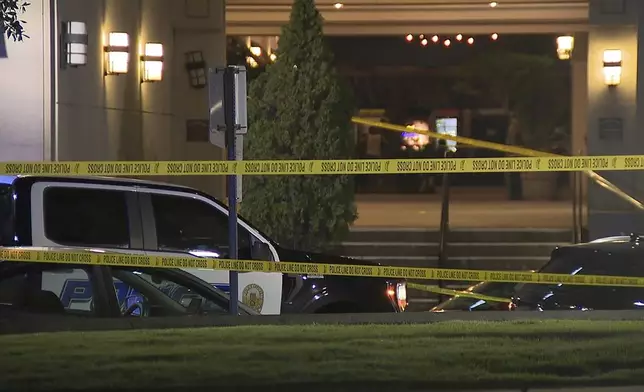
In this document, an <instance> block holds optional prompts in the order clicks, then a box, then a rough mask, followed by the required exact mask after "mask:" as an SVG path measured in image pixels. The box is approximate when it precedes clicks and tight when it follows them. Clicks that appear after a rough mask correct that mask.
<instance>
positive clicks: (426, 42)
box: [420, 38, 429, 46]
mask: <svg viewBox="0 0 644 392" xmlns="http://www.w3.org/2000/svg"><path fill="white" fill-rule="evenodd" d="M428 43H429V41H427V38H423V40H422V41H420V44H421V45H423V46H427V44H428Z"/></svg>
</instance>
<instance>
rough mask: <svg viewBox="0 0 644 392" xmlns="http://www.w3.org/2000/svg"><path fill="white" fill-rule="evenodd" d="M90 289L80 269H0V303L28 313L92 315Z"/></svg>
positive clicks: (86, 275)
mask: <svg viewBox="0 0 644 392" xmlns="http://www.w3.org/2000/svg"><path fill="white" fill-rule="evenodd" d="M47 267H50V266H47ZM93 291H94V290H93V286H92V281H91V279H90V277H89V275H88V273H87V271H85V270H83V269H78V268H77V269H71V268H70V269H60V268H58V267H53V268H47V269H45V270H43V268H42V266H38V265H31V266H24V265H23V266H16V267H13V268H10V269H8V270H3V271H2V279H0V305H2V306H8V307H11V308H14V309H16V310H19V311H25V312H28V313H50V314H51V313H53V314H76V315H94V314H95V310H94V297H93Z"/></svg>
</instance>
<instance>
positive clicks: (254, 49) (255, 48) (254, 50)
mask: <svg viewBox="0 0 644 392" xmlns="http://www.w3.org/2000/svg"><path fill="white" fill-rule="evenodd" d="M249 50H250V52H251V53H252V54H253V55H255V56H257V57H260V56H261V55H262V48H260V47H259V46H251V47H250V48H249Z"/></svg>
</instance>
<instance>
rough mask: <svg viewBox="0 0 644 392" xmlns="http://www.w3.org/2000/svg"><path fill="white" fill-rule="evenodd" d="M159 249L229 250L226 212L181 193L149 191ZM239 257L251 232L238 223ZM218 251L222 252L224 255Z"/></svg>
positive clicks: (226, 251) (248, 242) (243, 251)
mask: <svg viewBox="0 0 644 392" xmlns="http://www.w3.org/2000/svg"><path fill="white" fill-rule="evenodd" d="M151 198H152V206H153V209H154V217H155V221H156V230H157V241H158V249H159V250H169V251H196V250H205V251H215V252H219V253H221V252H224V253H225V254H227V253H228V216H227V215H226V214H225V213H223V212H221V211H219V210H218V209H217V208H215V207H214V206H212V205H210V204H208V203H205V202H203V201H200V200H197V199H191V198H187V197H181V196H166V195H151ZM238 245H239V249H240V255H239V256H240V257H243V256H246V257H248V256H249V255H247V254H246V253H249V250H250V233H248V231H246V230H244V229H243V228H242V227H238ZM225 254H221V256H225Z"/></svg>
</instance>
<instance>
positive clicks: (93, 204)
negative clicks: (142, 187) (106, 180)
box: [44, 187, 130, 248]
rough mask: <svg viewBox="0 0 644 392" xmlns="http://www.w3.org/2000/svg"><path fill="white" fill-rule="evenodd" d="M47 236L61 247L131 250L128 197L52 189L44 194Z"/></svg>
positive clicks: (108, 193)
mask: <svg viewBox="0 0 644 392" xmlns="http://www.w3.org/2000/svg"><path fill="white" fill-rule="evenodd" d="M44 216H45V235H46V236H47V238H49V239H50V240H52V241H54V242H56V243H57V244H60V245H68V246H88V245H89V246H96V247H107V248H129V247H130V233H129V227H128V211H127V204H126V200H125V193H124V192H121V191H112V190H107V189H86V188H67V187H51V188H47V189H46V190H45V192H44Z"/></svg>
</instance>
